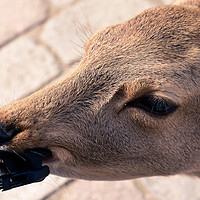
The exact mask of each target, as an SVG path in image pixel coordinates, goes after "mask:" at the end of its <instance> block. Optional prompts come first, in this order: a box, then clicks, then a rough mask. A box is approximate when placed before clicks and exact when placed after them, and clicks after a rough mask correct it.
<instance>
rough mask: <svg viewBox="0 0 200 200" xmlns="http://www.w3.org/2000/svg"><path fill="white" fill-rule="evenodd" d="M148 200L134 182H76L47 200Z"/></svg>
mask: <svg viewBox="0 0 200 200" xmlns="http://www.w3.org/2000/svg"><path fill="white" fill-rule="evenodd" d="M58 199H59V200H133V199H134V200H146V199H145V198H144V197H143V195H142V194H141V192H140V191H138V190H137V188H136V187H135V186H134V182H133V181H116V182H112V181H107V182H105V181H82V180H80V181H76V182H75V183H73V184H71V185H70V186H69V187H65V188H63V189H62V190H60V191H59V192H57V193H55V194H54V195H53V196H51V197H49V198H48V199H46V200H58Z"/></svg>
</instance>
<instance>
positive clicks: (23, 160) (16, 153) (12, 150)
mask: <svg viewBox="0 0 200 200" xmlns="http://www.w3.org/2000/svg"><path fill="white" fill-rule="evenodd" d="M12 151H13V152H14V153H15V154H16V155H17V156H19V157H20V158H21V159H22V160H23V161H26V159H25V158H24V157H22V156H21V155H20V154H18V153H17V152H16V151H15V150H12Z"/></svg>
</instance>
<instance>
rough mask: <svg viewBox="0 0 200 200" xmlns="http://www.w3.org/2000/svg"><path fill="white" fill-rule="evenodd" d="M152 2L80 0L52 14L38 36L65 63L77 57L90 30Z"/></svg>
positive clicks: (101, 26) (123, 16)
mask: <svg viewBox="0 0 200 200" xmlns="http://www.w3.org/2000/svg"><path fill="white" fill-rule="evenodd" d="M153 6H155V2H154V1H148V0H143V1H141V0H126V3H125V2H124V0H110V1H107V0H87V1H86V0H85V1H79V2H78V3H76V4H74V5H73V6H71V7H70V9H65V10H63V11H62V12H61V13H60V14H58V15H57V16H55V17H53V18H52V19H51V20H50V21H49V22H48V23H47V24H46V25H45V27H44V30H43V33H42V34H41V39H42V40H43V41H44V42H45V43H47V44H48V45H49V46H50V47H51V48H52V49H53V50H54V51H55V52H56V53H57V54H58V55H59V57H60V58H61V59H62V61H63V62H64V63H68V64H69V63H71V62H74V61H76V60H77V59H80V57H81V55H82V54H83V52H84V45H85V43H86V41H87V39H88V38H89V37H90V36H91V34H92V33H95V32H96V31H97V30H99V29H102V28H104V27H106V26H108V25H111V24H115V23H121V22H123V21H125V20H127V19H130V18H132V17H133V16H134V15H136V14H137V13H139V12H140V11H142V10H144V9H146V8H149V7H153ZM80 47H81V48H80ZM79 52H80V53H79Z"/></svg>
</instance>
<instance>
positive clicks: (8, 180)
mask: <svg viewBox="0 0 200 200" xmlns="http://www.w3.org/2000/svg"><path fill="white" fill-rule="evenodd" d="M11 139H12V137H11V136H9V135H8V134H7V133H6V132H5V131H4V130H3V129H2V128H1V127H0V171H1V173H0V189H1V190H3V191H6V190H9V189H12V188H15V187H19V186H23V185H27V184H30V183H34V182H40V181H42V180H44V179H45V178H46V177H47V176H48V175H49V173H50V171H49V167H48V166H46V165H45V166H43V165H42V164H43V161H45V160H49V159H50V158H51V157H52V153H51V151H50V150H49V149H45V148H34V149H27V150H25V151H24V152H20V153H17V152H15V151H7V150H5V149H4V148H1V145H5V143H7V142H9V140H11Z"/></svg>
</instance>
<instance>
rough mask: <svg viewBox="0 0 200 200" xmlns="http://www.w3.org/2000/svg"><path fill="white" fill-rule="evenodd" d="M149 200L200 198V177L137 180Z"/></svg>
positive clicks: (190, 199)
mask: <svg viewBox="0 0 200 200" xmlns="http://www.w3.org/2000/svg"><path fill="white" fill-rule="evenodd" d="M136 181H137V186H138V188H139V189H140V191H141V192H142V193H143V194H144V195H145V197H146V198H147V199H148V200H152V199H153V200H154V199H155V200H199V199H200V179H199V178H196V177H189V176H180V175H176V176H169V177H152V178H141V179H138V180H136Z"/></svg>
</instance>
